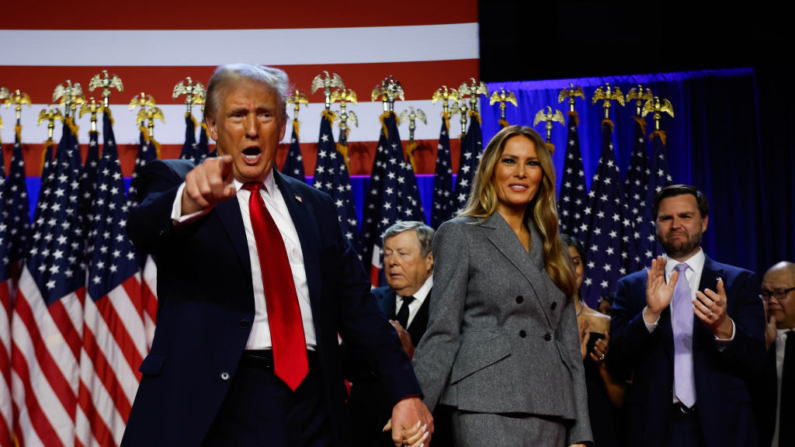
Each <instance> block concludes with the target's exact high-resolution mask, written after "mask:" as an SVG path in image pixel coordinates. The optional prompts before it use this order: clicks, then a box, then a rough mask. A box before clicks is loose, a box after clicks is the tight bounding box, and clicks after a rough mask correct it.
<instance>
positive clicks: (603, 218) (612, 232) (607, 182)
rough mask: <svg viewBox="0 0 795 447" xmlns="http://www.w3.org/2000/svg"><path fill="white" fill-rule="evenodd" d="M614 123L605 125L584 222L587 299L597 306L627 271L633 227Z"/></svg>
mask: <svg viewBox="0 0 795 447" xmlns="http://www.w3.org/2000/svg"><path fill="white" fill-rule="evenodd" d="M612 133H613V123H612V122H610V121H608V120H605V121H604V122H603V123H602V154H601V156H600V157H599V164H598V166H597V168H596V173H595V174H594V176H593V181H592V182H591V190H590V192H589V193H588V206H587V207H586V208H585V210H584V213H585V216H584V222H583V224H582V225H581V226H580V230H581V233H580V234H582V233H583V232H584V233H586V238H585V239H586V241H585V248H586V252H587V253H586V256H585V258H586V269H585V274H586V278H585V281H584V284H585V292H584V293H583V297H584V299H585V300H586V302H587V303H588V304H589V305H591V306H594V305H596V302H597V301H598V300H599V298H600V297H602V296H605V295H607V294H609V293H610V292H612V291H613V289H614V286H615V283H616V281H618V279H619V278H620V277H622V276H624V275H626V273H627V270H626V268H625V265H626V263H627V262H628V261H629V255H630V252H629V235H630V234H631V230H632V224H631V222H630V220H629V218H627V217H625V213H626V210H625V204H624V190H623V188H622V186H621V173H620V172H619V169H618V163H617V162H616V156H615V151H614V148H613V142H612Z"/></svg>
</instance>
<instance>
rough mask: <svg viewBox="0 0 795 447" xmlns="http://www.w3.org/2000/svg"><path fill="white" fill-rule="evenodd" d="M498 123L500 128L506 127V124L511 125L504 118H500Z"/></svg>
mask: <svg viewBox="0 0 795 447" xmlns="http://www.w3.org/2000/svg"><path fill="white" fill-rule="evenodd" d="M499 124H500V129H505V128H506V127H508V126H510V125H511V124H510V123H509V122H508V120H506V119H504V118H500V121H499Z"/></svg>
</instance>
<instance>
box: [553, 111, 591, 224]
mask: <svg viewBox="0 0 795 447" xmlns="http://www.w3.org/2000/svg"><path fill="white" fill-rule="evenodd" d="M568 114H569V123H568V128H569V131H568V137H567V138H566V141H567V144H566V158H565V160H564V162H563V175H562V178H561V180H560V197H559V198H558V218H559V219H560V232H561V233H566V234H570V235H581V234H585V231H586V230H583V229H582V224H583V217H584V216H583V208H585V206H586V205H587V203H588V188H587V186H586V185H585V171H584V170H583V168H582V156H581V155H580V136H579V134H578V133H577V126H578V124H579V119H578V117H577V112H569V113H568ZM581 239H582V237H581Z"/></svg>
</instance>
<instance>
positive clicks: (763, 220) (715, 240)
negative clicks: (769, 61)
mask: <svg viewBox="0 0 795 447" xmlns="http://www.w3.org/2000/svg"><path fill="white" fill-rule="evenodd" d="M569 83H572V84H574V85H580V86H582V88H583V90H584V92H585V96H586V99H587V102H586V101H582V100H581V99H578V100H577V104H576V106H575V110H576V111H577V113H578V114H579V116H580V127H579V129H578V130H579V135H580V146H581V150H582V159H583V165H584V169H585V176H586V183H587V184H588V186H589V188H590V184H591V179H592V177H593V174H594V171H595V170H596V165H597V162H598V160H599V152H600V149H601V145H600V122H601V120H602V119H603V117H604V110H603V109H602V107H601V101H600V102H599V103H598V104H596V105H592V104H591V98H592V97H593V93H594V91H595V90H596V88H597V87H599V86H603V85H605V83H610V85H613V86H618V87H619V88H620V89H621V90H622V91H623V92H624V94H626V93H627V92H628V91H629V89H631V88H633V87H637V85H638V84H642V85H643V87H644V88H650V89H651V90H652V92H653V93H654V95H656V96H659V97H660V98H664V99H668V100H669V101H671V103H672V105H673V108H674V114H675V117H673V118H672V117H670V116H668V115H664V116H663V118H662V122H661V129H662V130H664V131H666V133H667V136H668V139H667V155H668V163H669V167H670V173H671V176H672V177H673V182H674V183H686V184H691V185H694V186H696V187H697V188H699V189H700V190H701V191H703V192H704V193H705V194H706V196H707V198H708V199H709V201H710V205H711V210H710V216H709V226H708V229H707V232H706V233H705V235H704V240H703V244H702V246H703V248H704V250H705V252H706V253H707V255H708V256H710V257H712V258H713V259H715V260H717V261H719V262H725V263H728V264H732V265H737V266H741V267H745V268H748V269H751V270H754V271H757V272H759V273H760V274H762V273H764V271H765V270H766V269H767V268H768V267H769V266H770V265H771V264H772V263H774V262H776V261H779V260H782V259H789V260H791V259H793V252H794V250H793V248H795V247H794V246H793V243H792V232H793V226H792V222H793V219H792V218H793V212H792V208H793V207H792V205H793V203H792V199H791V198H792V197H793V191H795V182H794V181H793V175H795V172H794V171H793V170H792V159H793V157H792V156H791V155H790V156H789V158H788V160H789V167H790V170H789V172H788V175H784V176H783V177H782V178H780V179H779V180H780V181H779V182H778V183H774V184H772V185H778V186H777V188H776V189H777V191H776V192H775V193H771V191H770V189H772V188H771V187H770V186H768V185H767V184H763V180H764V177H765V176H764V174H763V170H762V166H763V165H765V166H768V167H769V168H770V167H776V166H777V164H776V163H775V162H773V163H771V162H770V161H769V160H768V158H769V157H770V155H769V154H767V153H765V152H764V149H763V146H762V143H761V139H760V131H759V127H760V123H759V121H760V120H759V110H758V102H759V101H758V95H757V87H756V79H755V74H754V71H753V69H750V68H741V69H731V70H712V71H697V72H685V73H661V74H651V75H631V76H609V77H599V78H579V79H560V80H552V81H525V82H503V83H491V84H488V87H489V91H490V92H494V91H497V90H499V88H501V87H502V88H504V89H506V90H510V91H513V92H514V94H515V95H516V98H517V102H518V104H519V107H513V106H512V105H508V109H507V112H506V118H507V120H508V122H510V123H511V124H522V125H528V126H532V124H533V119H534V117H535V114H536V113H537V112H538V111H539V110H541V109H542V108H543V109H545V108H546V106H553V108H558V109H560V110H561V111H562V112H564V113H565V112H567V111H568V107H569V106H568V103H567V101H564V102H563V103H561V104H558V94H559V93H560V91H561V89H563V88H567V87H569ZM482 109H483V113H482V114H483V138H484V142H485V141H488V140H489V139H490V138H491V137H492V136H493V135H494V134H496V133H497V131H498V130H499V125H498V120H499V118H500V117H499V109H498V108H497V107H496V105H495V106H494V107H483V108H482ZM635 113H636V108H635V103H634V101H631V102H629V103H627V104H626V106H625V107H621V106H620V105H618V104H617V103H616V102H614V103H613V111H612V112H611V119H612V120H613V122H614V123H615V132H614V134H613V144H614V146H615V148H616V158H617V160H618V162H619V166H620V168H621V170H622V176H626V170H627V167H628V166H629V159H630V156H631V154H632V147H633V139H634V127H633V126H634V121H633V119H632V116H633V115H635ZM646 119H647V122H648V127H647V134H648V133H651V131H653V130H654V120H653V118H652V115H651V114H650V115H647V117H646ZM544 125H545V123H544V122H541V123H539V124H538V126H537V127H536V130H538V131H539V132H540V133H541V134H542V135H544V132H545V131H544ZM554 126H555V128H554V130H553V134H552V143H553V144H554V145H555V147H556V148H558V150H556V152H555V154H554V156H553V161H554V163H555V168H556V171H557V172H556V179H557V181H558V185H557V186H558V188H560V183H559V182H560V178H561V171H562V168H563V157H564V155H565V148H566V141H565V140H566V129H565V126H560V125H558V124H557V123H555V124H554ZM484 144H485V143H484ZM648 149H649V151H651V145H649V146H648ZM788 151H789V152H790V153H791V149H788ZM777 172H779V173H781V168H780V167H779V170H778V171H777ZM768 180H771V179H768ZM767 183H768V184H769V183H770V182H769V181H768V182H767ZM772 185H771V186H772ZM788 198H789V199H788ZM771 208H772V209H775V210H780V215H779V216H778V220H777V222H776V224H775V225H770V222H768V220H769V219H768V217H769V216H766V214H770V213H769V212H768V213H766V212H765V211H767V210H769V209H771ZM771 241H788V242H789V244H776V243H771Z"/></svg>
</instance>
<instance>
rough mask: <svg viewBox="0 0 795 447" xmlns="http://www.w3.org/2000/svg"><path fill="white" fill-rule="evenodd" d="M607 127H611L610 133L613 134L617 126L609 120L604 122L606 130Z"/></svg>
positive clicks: (603, 125)
mask: <svg viewBox="0 0 795 447" xmlns="http://www.w3.org/2000/svg"><path fill="white" fill-rule="evenodd" d="M605 126H609V127H610V133H613V129H615V127H616V126H615V124H613V122H612V121H610V120H609V119H604V120H602V127H603V128H604V127H605Z"/></svg>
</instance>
